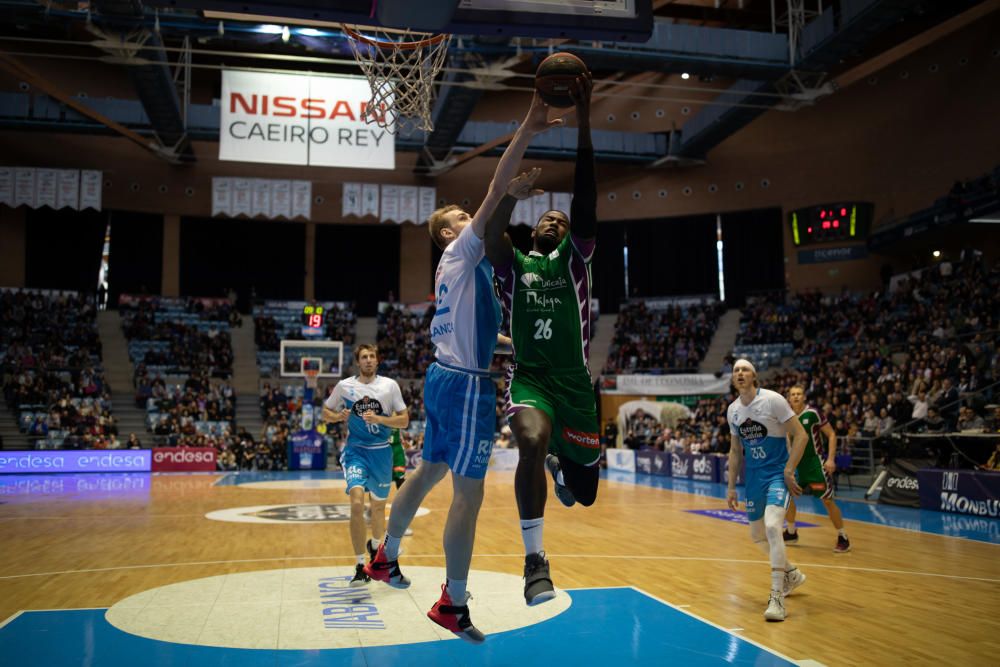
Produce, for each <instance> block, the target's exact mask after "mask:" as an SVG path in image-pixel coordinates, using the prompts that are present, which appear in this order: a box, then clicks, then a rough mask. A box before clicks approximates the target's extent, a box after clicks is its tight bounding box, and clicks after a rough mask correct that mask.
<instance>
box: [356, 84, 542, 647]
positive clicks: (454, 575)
mask: <svg viewBox="0 0 1000 667" xmlns="http://www.w3.org/2000/svg"><path fill="white" fill-rule="evenodd" d="M547 112H548V107H547V106H546V105H545V104H544V103H543V102H542V101H541V99H540V98H539V97H538V96H537V95H535V98H534V99H533V100H532V102H531V108H530V109H528V114H527V116H526V117H525V119H524V122H523V123H522V124H521V126H520V127H519V128H518V130H517V132H515V133H514V138H513V139H512V140H511V143H510V145H509V146H508V147H507V150H506V151H504V154H503V157H501V158H500V162H499V163H498V164H497V169H496V173H495V174H494V175H493V181H492V182H491V183H490V187H489V190H488V191H487V193H486V197H485V198H484V199H483V203H482V205H480V207H479V209H478V210H477V211H476V214H475V215H474V216H470V215H469V214H468V213H466V212H465V211H463V210H462V209H461V208H459V207H457V206H446V207H444V208H441V209H438V210H437V211H435V212H434V214H433V215H431V217H430V219H429V220H428V227H429V230H430V234H431V238H433V239H434V242H435V243H436V244H437V245H438V247H440V248H441V249H442V250H443V251H444V252H443V254H442V255H441V261H440V263H439V264H438V268H437V272H436V273H435V277H434V294H435V295H436V298H437V303H436V310H435V312H434V319H433V320H431V340H432V341H433V342H434V347H435V357H436V361H435V362H434V363H433V364H431V366H430V368H428V369H427V378H426V380H425V381H424V407H425V408H426V411H427V426H426V431H425V433H424V448H423V454H422V459H423V460H422V461H421V464H420V466H419V467H418V468H417V470H416V471H415V472H414V473H413V475H412V476H411V477H410V478H409V479H407V480H406V484H404V485H403V486H402V487H400V489H399V493H398V494H397V495H396V498H395V500H394V501H393V503H392V513H391V514H390V516H389V528H388V531H387V532H386V537H385V542H384V543H383V544H382V546H381V547H379V550H378V553H377V554H376V557H375V558H374V559H373V560H372V562H371V563H369V564H368V567H367V568H366V569H365V571H366V572H367V573H368V575H369V576H370V577H372V578H373V579H378V580H379V581H384V582H386V583H388V584H389V585H390V586H393V587H395V588H406V587H407V586H409V585H410V582H409V580H408V579H407V578H406V577H404V576H403V574H402V573H401V572H400V569H399V563H398V562H397V559H398V557H399V542H400V539H401V538H402V536H403V531H404V530H405V529H406V527H407V526H408V525H409V524H410V521H412V520H413V515H414V514H415V513H416V511H417V509H418V508H419V507H420V502H421V501H422V500H423V499H424V497H425V496H426V495H427V494H428V493H429V492H430V490H431V489H432V488H434V486H435V485H436V484H437V483H438V482H440V481H441V479H442V478H444V476H445V474H446V473H447V472H448V470H449V469H450V470H451V471H452V490H453V495H452V502H451V507H450V508H449V510H448V520H447V523H446V524H445V529H444V554H445V565H446V570H447V581H446V582H445V583H444V584H443V585H442V586H441V597H440V599H439V600H438V601H437V603H435V604H434V606H433V607H432V608H431V610H430V611H429V612H428V613H427V615H428V617H430V619H431V620H432V621H434V622H435V623H437V624H438V625H440V626H442V627H444V628H447V629H448V630H451V631H452V632H454V633H455V634H456V635H457V636H459V637H461V638H462V639H465V640H467V641H470V642H473V643H480V642H482V641H484V639H485V636H484V635H483V633H482V632H480V631H479V630H478V629H476V627H475V626H473V625H472V620H471V619H470V616H469V607H468V599H469V595H468V593H467V591H466V584H467V581H468V577H469V564H470V562H471V561H472V546H473V543H474V541H475V537H476V519H477V517H478V516H479V507H480V505H482V502H483V479H484V477H485V476H486V468H487V466H488V465H489V460H490V452H491V451H492V449H493V434H494V431H495V429H496V385H494V384H493V380H492V379H491V378H490V373H489V369H490V361H491V360H492V358H493V353H494V348H495V347H496V346H497V342H498V337H499V338H500V339H504V340H503V341H502V342H505V343H506V344H507V345H508V346H509V339H506V338H505V337H502V336H499V330H500V320H501V313H500V304H499V302H498V301H497V298H496V294H495V293H494V291H493V268H492V266H491V265H490V263H489V262H488V261H487V260H486V255H485V246H484V243H483V235H484V234H485V230H486V221H487V220H488V219H489V218H490V216H492V215H494V214H495V212H496V209H497V204H498V203H499V202H500V200H501V199H502V198H503V197H504V195H505V194H508V192H509V188H511V187H513V188H515V191H516V192H520V193H521V194H522V195H523V196H525V197H526V196H529V195H530V194H531V192H532V185H533V183H534V179H535V178H537V176H538V173H537V170H535V171H533V172H531V173H530V174H525V175H522V176H521V177H518V178H517V179H514V176H515V175H516V173H517V169H518V164H519V163H520V161H521V157H522V156H523V155H524V150H525V148H527V146H528V143H529V142H530V141H531V138H532V137H533V136H534V135H536V134H538V133H539V132H542V131H544V130H546V129H548V128H549V127H551V126H553V125H556V124H559V123H560V121H552V122H550V121H548V120H547ZM524 193H527V194H524ZM511 194H513V193H511ZM514 196H517V195H514ZM508 215H509V212H508Z"/></svg>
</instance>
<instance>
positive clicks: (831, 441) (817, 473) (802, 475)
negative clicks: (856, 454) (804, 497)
mask: <svg viewBox="0 0 1000 667" xmlns="http://www.w3.org/2000/svg"><path fill="white" fill-rule="evenodd" d="M788 404H789V405H791V406H792V410H794V411H795V414H796V415H798V417H799V422H800V423H801V424H802V427H803V428H804V429H805V430H806V435H808V436H809V442H808V443H807V444H806V451H805V453H804V454H803V455H802V460H801V461H799V465H798V467H797V468H796V469H795V476H796V478H797V479H798V481H799V486H801V487H802V492H803V493H811V494H812V495H814V496H816V497H817V498H819V499H820V500H821V501H823V506H824V507H826V511H827V513H828V514H829V515H830V521H832V522H833V527H834V528H836V529H837V545H836V546H835V547H834V548H833V551H834V552H835V553H839V554H843V553H847V552H848V551H850V550H851V541H850V540H848V539H847V532H846V531H845V530H844V518H843V517H842V516H841V514H840V508H839V507H837V503H835V502H833V477H832V475H833V473H834V472H835V471H836V470H837V464H836V456H837V434H836V433H835V432H834V431H833V427H832V426H830V422H828V421H827V420H826V418H825V417H823V415H822V414H821V413H820V411H819V410H817V409H816V408H812V407H809V406H808V405H806V391H805V389H803V388H802V387H799V386H795V387H792V388H791V389H790V390H789V391H788ZM820 433H822V434H823V435H825V436H826V442H827V453H826V459H825V460H824V459H823V454H822V444H821V439H820ZM785 519H786V520H787V521H788V528H787V529H786V530H785V532H784V538H785V543H786V544H795V543H796V542H798V541H799V534H798V532H797V531H796V530H795V500H794V499H792V502H791V503H789V505H788V510H787V511H786V512H785Z"/></svg>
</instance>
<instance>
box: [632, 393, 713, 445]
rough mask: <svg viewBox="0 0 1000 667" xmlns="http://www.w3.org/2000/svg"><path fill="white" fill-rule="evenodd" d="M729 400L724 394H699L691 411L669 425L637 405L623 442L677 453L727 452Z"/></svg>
mask: <svg viewBox="0 0 1000 667" xmlns="http://www.w3.org/2000/svg"><path fill="white" fill-rule="evenodd" d="M728 404H729V399H728V398H727V397H722V396H720V397H714V398H702V399H700V400H698V402H697V403H696V404H695V406H694V408H692V409H690V415H684V416H681V417H678V418H677V419H676V421H674V422H673V424H672V425H670V424H664V423H662V422H661V421H660V419H659V418H658V417H657V416H655V415H652V414H649V413H648V412H646V411H645V410H642V409H641V408H640V409H637V410H636V411H635V412H634V413H632V415H631V416H630V417H629V419H628V422H627V423H626V425H625V431H624V432H623V433H622V445H623V446H625V447H627V448H629V449H657V450H660V451H666V452H674V453H677V454H682V453H683V454H699V453H701V454H707V453H724V452H728V451H729V426H728V424H727V423H726V416H725V412H726V406H727V405H728Z"/></svg>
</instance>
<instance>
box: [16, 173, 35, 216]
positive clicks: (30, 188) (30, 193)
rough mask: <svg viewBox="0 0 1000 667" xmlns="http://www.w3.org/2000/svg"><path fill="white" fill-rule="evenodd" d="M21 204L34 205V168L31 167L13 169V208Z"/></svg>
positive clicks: (30, 206) (32, 206)
mask: <svg viewBox="0 0 1000 667" xmlns="http://www.w3.org/2000/svg"><path fill="white" fill-rule="evenodd" d="M21 205H24V206H27V207H29V208H34V207H35V170H34V169H33V168H31V167H18V168H17V169H15V170H14V208H17V207H18V206H21Z"/></svg>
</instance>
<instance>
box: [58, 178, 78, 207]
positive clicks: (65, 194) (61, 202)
mask: <svg viewBox="0 0 1000 667" xmlns="http://www.w3.org/2000/svg"><path fill="white" fill-rule="evenodd" d="M67 206H68V207H69V208H73V209H79V208H80V171H79V170H78V169H60V170H59V190H58V192H57V193H56V208H66V207H67Z"/></svg>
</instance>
